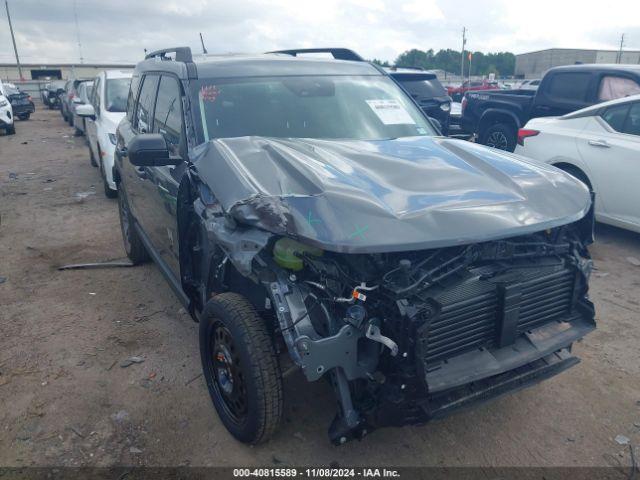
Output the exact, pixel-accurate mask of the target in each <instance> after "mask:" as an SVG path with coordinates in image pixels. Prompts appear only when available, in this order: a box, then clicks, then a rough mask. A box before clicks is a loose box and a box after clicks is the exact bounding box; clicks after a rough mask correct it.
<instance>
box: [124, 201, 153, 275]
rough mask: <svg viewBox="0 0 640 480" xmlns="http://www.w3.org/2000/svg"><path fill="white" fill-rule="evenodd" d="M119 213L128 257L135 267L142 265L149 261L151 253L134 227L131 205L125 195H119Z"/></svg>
mask: <svg viewBox="0 0 640 480" xmlns="http://www.w3.org/2000/svg"><path fill="white" fill-rule="evenodd" d="M118 213H119V215H120V231H121V232H122V241H123V243H124V250H125V252H127V257H129V260H131V263H133V264H134V265H140V264H141V263H145V262H148V261H149V253H148V252H147V249H146V248H145V247H144V244H143V243H142V240H141V239H140V236H139V235H138V232H136V229H135V227H134V220H133V216H132V215H131V210H130V209H129V203H128V202H127V199H126V198H125V196H124V195H118Z"/></svg>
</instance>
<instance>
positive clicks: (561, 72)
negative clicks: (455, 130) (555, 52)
mask: <svg viewBox="0 0 640 480" xmlns="http://www.w3.org/2000/svg"><path fill="white" fill-rule="evenodd" d="M636 93H640V66H638V65H570V66H565V67H555V68H552V69H550V70H549V71H548V72H547V73H546V74H545V75H544V77H543V78H542V80H541V81H540V85H539V86H538V88H537V89H535V90H529V89H524V90H522V89H521V90H504V91H499V90H497V91H484V92H468V93H466V94H465V96H464V98H463V100H462V125H463V127H464V129H465V130H467V131H468V132H472V133H474V134H475V135H476V137H477V139H478V141H479V142H480V143H482V144H483V145H487V146H490V147H495V148H499V149H501V150H507V151H510V152H513V151H514V150H515V148H516V142H517V138H518V129H519V128H522V127H524V126H525V124H526V123H527V122H528V121H529V120H530V119H532V118H537V117H549V116H558V115H565V114H567V113H571V112H574V111H576V110H579V109H581V108H584V107H588V106H590V105H594V104H597V103H600V102H604V101H607V100H613V99H616V98H622V97H625V96H629V95H633V94H636Z"/></svg>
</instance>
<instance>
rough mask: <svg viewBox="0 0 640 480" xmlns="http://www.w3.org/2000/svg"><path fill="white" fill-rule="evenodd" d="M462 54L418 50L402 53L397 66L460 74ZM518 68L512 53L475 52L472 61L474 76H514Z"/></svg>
mask: <svg viewBox="0 0 640 480" xmlns="http://www.w3.org/2000/svg"><path fill="white" fill-rule="evenodd" d="M468 54H469V52H468V51H465V62H464V74H465V75H468V74H469V71H468V69H469V60H468ZM460 60H461V53H460V52H459V51H458V50H452V49H450V48H447V49H446V50H439V51H438V52H437V53H434V51H433V49H429V50H426V51H423V50H418V49H416V48H414V49H412V50H407V51H406V52H403V53H401V54H400V55H398V58H396V61H395V65H397V66H399V67H421V68H424V69H427V70H436V69H437V70H444V71H446V72H450V73H454V74H459V73H460ZM515 66H516V57H515V55H514V54H513V53H511V52H497V53H484V52H480V51H477V52H473V56H472V60H471V74H472V75H488V74H490V73H495V74H496V76H508V75H513V72H514V71H515Z"/></svg>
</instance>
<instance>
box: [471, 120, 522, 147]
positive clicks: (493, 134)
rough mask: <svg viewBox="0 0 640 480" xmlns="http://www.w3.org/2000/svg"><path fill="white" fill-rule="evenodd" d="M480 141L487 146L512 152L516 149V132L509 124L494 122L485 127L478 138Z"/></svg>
mask: <svg viewBox="0 0 640 480" xmlns="http://www.w3.org/2000/svg"><path fill="white" fill-rule="evenodd" d="M480 143H482V144H483V145H486V146H487V147H493V148H497V149H498V150H506V151H507V152H513V151H514V150H515V149H516V133H515V131H514V129H513V128H511V126H510V125H507V124H506V123H496V124H494V125H491V126H490V127H489V128H487V130H486V131H485V132H484V134H483V135H482V137H481V139H480Z"/></svg>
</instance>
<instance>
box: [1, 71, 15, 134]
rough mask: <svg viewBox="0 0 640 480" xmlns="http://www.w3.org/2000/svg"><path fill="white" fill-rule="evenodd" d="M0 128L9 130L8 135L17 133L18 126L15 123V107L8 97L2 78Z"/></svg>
mask: <svg viewBox="0 0 640 480" xmlns="http://www.w3.org/2000/svg"><path fill="white" fill-rule="evenodd" d="M0 130H4V131H5V132H7V135H13V134H14V133H16V127H15V125H14V124H13V108H12V107H11V102H10V101H9V99H8V98H7V95H6V92H5V90H4V85H2V80H0Z"/></svg>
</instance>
